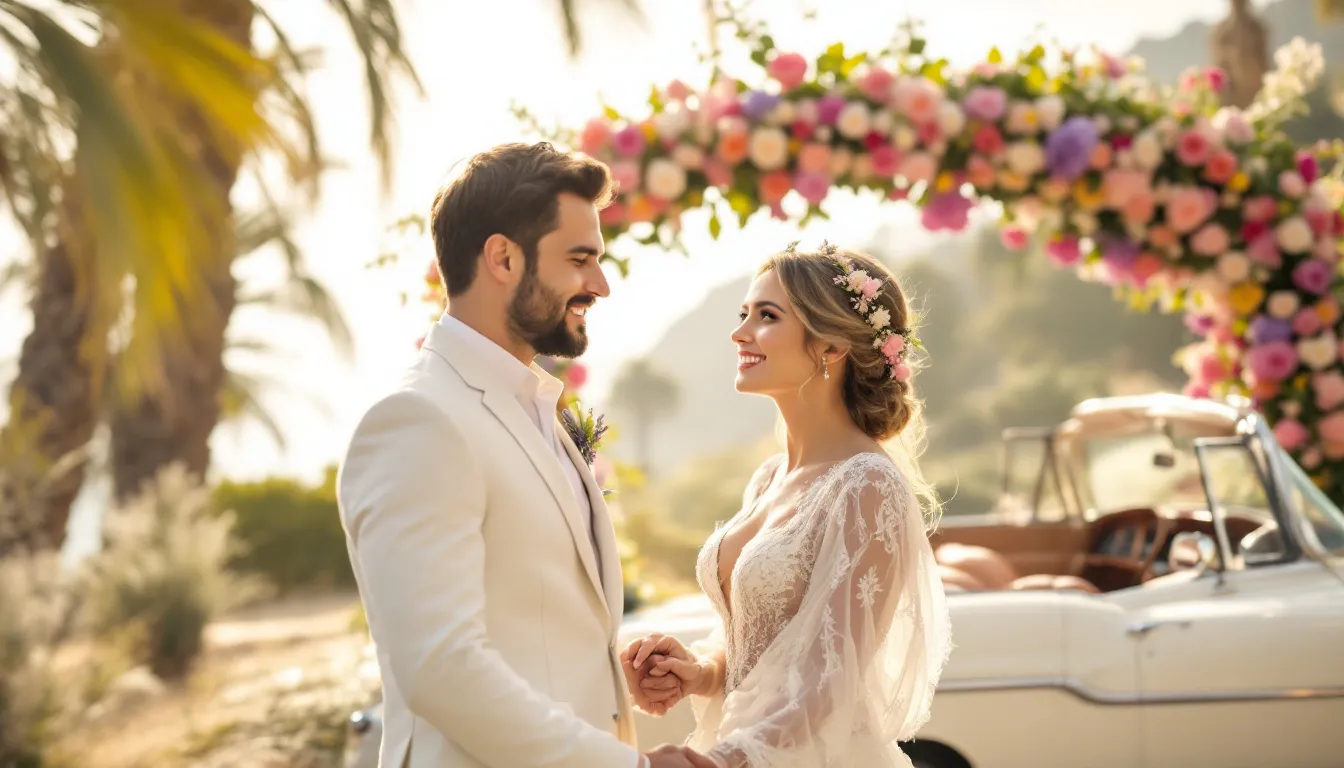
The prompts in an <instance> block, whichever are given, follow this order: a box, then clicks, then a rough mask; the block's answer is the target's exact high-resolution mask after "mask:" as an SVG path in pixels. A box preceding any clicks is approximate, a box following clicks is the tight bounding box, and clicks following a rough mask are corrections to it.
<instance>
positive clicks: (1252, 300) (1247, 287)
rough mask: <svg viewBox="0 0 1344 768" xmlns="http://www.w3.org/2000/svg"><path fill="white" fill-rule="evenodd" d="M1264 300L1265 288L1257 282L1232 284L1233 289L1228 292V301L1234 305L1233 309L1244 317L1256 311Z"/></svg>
mask: <svg viewBox="0 0 1344 768" xmlns="http://www.w3.org/2000/svg"><path fill="white" fill-rule="evenodd" d="M1264 300H1265V289H1264V288H1261V287H1260V286H1258V285H1256V284H1255V283H1238V284H1237V285H1234V286H1232V290H1231V291H1228V294H1227V301H1228V303H1229V304H1231V305H1232V311H1233V312H1236V313H1237V314H1238V315H1241V316H1242V317H1248V316H1250V315H1251V314H1252V313H1254V312H1255V310H1257V309H1259V308H1260V304H1261V302H1263V301H1264Z"/></svg>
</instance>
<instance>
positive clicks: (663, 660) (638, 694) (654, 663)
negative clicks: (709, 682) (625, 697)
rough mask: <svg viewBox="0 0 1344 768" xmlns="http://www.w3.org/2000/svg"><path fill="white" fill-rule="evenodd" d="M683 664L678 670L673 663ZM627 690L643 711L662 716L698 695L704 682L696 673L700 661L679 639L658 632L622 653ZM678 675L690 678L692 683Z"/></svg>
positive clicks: (679, 665) (631, 645)
mask: <svg viewBox="0 0 1344 768" xmlns="http://www.w3.org/2000/svg"><path fill="white" fill-rule="evenodd" d="M674 661H675V662H679V663H678V664H677V666H676V667H675V668H671V667H670V666H669V665H670V663H671V662H674ZM621 669H622V671H623V672H624V673H625V683H626V687H627V688H629V690H630V696H631V698H633V699H634V701H635V706H636V707H638V708H639V709H640V710H641V711H643V712H646V713H648V714H650V715H653V716H655V717H662V716H663V715H665V714H667V711H668V710H670V709H671V708H672V707H674V706H676V705H677V702H679V701H681V700H682V699H683V698H684V697H686V696H687V695H689V694H691V693H694V692H696V690H697V688H696V687H695V686H694V685H688V684H687V683H688V682H690V683H693V684H696V685H698V684H699V683H700V682H701V680H700V676H699V675H697V674H695V671H696V670H697V669H698V665H697V663H696V659H695V657H694V656H692V655H691V653H690V651H688V650H686V647H685V646H683V645H682V644H681V642H680V641H679V640H677V639H676V638H675V637H668V636H666V635H662V634H659V633H654V634H651V635H649V636H648V637H645V638H641V639H639V640H634V641H632V642H631V643H630V645H628V646H626V648H625V650H624V651H623V652H622V653H621ZM677 673H683V674H686V675H689V677H690V680H687V678H686V677H682V676H680V675H679V674H677Z"/></svg>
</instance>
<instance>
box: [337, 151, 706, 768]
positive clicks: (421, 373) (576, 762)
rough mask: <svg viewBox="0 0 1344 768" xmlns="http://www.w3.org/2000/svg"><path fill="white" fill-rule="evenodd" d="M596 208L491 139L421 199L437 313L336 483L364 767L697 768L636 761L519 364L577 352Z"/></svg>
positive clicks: (532, 377)
mask: <svg viewBox="0 0 1344 768" xmlns="http://www.w3.org/2000/svg"><path fill="white" fill-rule="evenodd" d="M611 196H612V186H611V178H610V175H609V173H608V171H607V168H606V167H605V166H603V165H601V164H600V163H597V162H595V161H593V160H590V159H587V158H583V157H580V156H573V155H568V154H564V153H561V152H558V151H556V150H555V149H554V148H553V147H551V146H550V145H549V144H544V143H542V144H535V145H523V144H506V145H502V146H499V147H496V148H494V149H492V150H490V151H487V152H484V153H482V154H479V155H477V156H475V157H474V158H472V159H471V161H470V162H469V163H468V165H467V168H466V169H465V170H464V172H463V173H462V174H461V175H460V177H459V178H457V179H456V180H455V181H454V182H452V183H451V184H449V185H448V186H447V187H445V188H444V189H443V190H442V191H441V192H440V193H439V195H438V197H437V198H436V200H435V202H434V209H433V224H432V228H433V236H434V246H435V250H436V251H437V254H438V263H439V270H440V272H441V273H442V276H443V281H444V285H445V287H446V288H447V292H448V296H449V308H448V311H447V312H446V313H445V314H444V316H443V318H442V319H441V320H440V321H439V322H438V323H437V324H436V325H435V326H434V328H433V329H432V330H431V331H430V333H429V335H428V336H427V337H426V339H425V342H424V345H423V347H422V349H421V352H420V356H419V359H418V361H417V362H416V364H415V365H414V366H413V367H412V368H411V369H410V370H409V371H408V372H407V373H406V375H405V376H404V377H403V379H402V381H401V383H400V385H399V386H398V387H397V388H396V390H395V391H394V392H393V393H392V394H390V395H388V396H387V397H384V398H383V399H381V400H380V401H378V402H377V403H376V404H375V405H374V406H373V407H372V408H370V409H369V411H368V412H367V413H366V414H365V416H364V418H363V419H362V420H361V421H360V423H359V426H358V428H357V429H356V431H355V434H354V437H353V438H352V439H351V442H350V447H349V449H348V451H347V454H346V457H345V461H344V463H343V465H342V468H341V475H340V479H339V483H338V493H339V499H340V506H341V519H342V523H343V525H344V526H345V530H346V539H347V542H348V546H349V550H350V559H351V562H352V563H353V565H354V570H355V575H356V578H357V579H358V582H359V589H360V595H361V598H362V600H363V602H364V607H365V612H366V614H367V616H368V621H369V629H370V630H371V632H372V634H373V640H374V643H375V645H376V646H377V649H378V662H379V665H380V667H381V669H382V672H383V696H384V698H383V702H384V730H383V742H382V745H381V747H380V754H379V764H380V766H382V768H480V767H484V766H489V767H490V768H542V767H543V766H545V767H546V768H637V767H643V768H688V767H690V768H713V763H711V762H709V761H708V760H707V759H706V758H704V757H702V756H701V755H699V754H697V753H695V752H693V751H690V750H686V749H683V748H681V747H673V746H667V745H665V746H663V747H660V748H658V749H656V750H654V751H652V752H649V753H646V754H640V753H639V752H638V751H637V749H636V748H635V746H634V744H635V734H634V724H633V722H632V720H631V708H630V703H629V701H628V699H627V697H626V694H625V684H624V678H623V673H622V671H621V666H620V662H619V659H618V657H617V649H616V646H615V640H616V631H617V628H618V627H619V625H620V622H621V615H622V593H623V590H622V585H621V568H620V561H619V559H618V555H617V550H616V539H615V535H614V533H613V530H612V526H611V520H610V518H609V516H608V514H607V509H606V505H605V504H604V503H603V500H602V492H601V489H599V488H598V487H597V486H596V484H595V482H594V480H593V476H592V473H591V472H590V471H589V468H588V466H587V464H586V463H585V462H584V460H583V458H582V456H581V454H580V452H579V450H578V449H577V448H576V446H575V445H574V443H573V441H572V440H571V439H570V437H569V436H568V434H567V433H566V431H565V430H564V429H563V428H558V427H557V419H556V406H557V403H558V401H559V397H560V394H561V390H562V388H563V387H562V384H561V383H560V382H559V381H557V380H556V379H554V378H553V377H551V376H550V375H548V374H547V373H546V372H545V371H543V370H542V369H541V368H540V367H539V366H537V365H536V364H535V363H534V362H533V358H534V357H535V355H537V354H547V355H557V356H567V357H573V356H577V355H579V354H581V353H582V352H583V351H584V349H585V347H586V346H587V336H586V333H585V326H584V314H585V312H586V311H587V310H588V308H589V307H591V306H592V305H593V303H594V302H595V301H596V299H597V298H599V297H603V296H606V295H607V294H608V285H607V280H606V278H605V276H604V275H603V273H602V269H601V268H600V266H599V265H598V259H599V257H600V256H601V255H602V253H603V242H602V233H601V227H600V225H599V223H598V211H599V209H600V208H602V207H603V206H605V205H607V204H608V203H609V202H610V200H611Z"/></svg>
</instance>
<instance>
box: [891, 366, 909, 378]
mask: <svg viewBox="0 0 1344 768" xmlns="http://www.w3.org/2000/svg"><path fill="white" fill-rule="evenodd" d="M891 378H893V379H895V380H897V381H900V382H906V381H909V380H910V366H908V365H906V364H905V363H897V364H896V365H893V366H892V367H891Z"/></svg>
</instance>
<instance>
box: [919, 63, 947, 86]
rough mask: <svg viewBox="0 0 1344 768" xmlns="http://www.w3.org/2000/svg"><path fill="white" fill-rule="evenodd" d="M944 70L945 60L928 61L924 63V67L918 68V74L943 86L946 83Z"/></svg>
mask: <svg viewBox="0 0 1344 768" xmlns="http://www.w3.org/2000/svg"><path fill="white" fill-rule="evenodd" d="M946 68H947V59H939V60H937V61H928V62H925V63H924V66H922V67H920V68H919V73H920V74H921V75H923V76H925V77H927V78H929V79H930V80H932V81H933V82H935V83H937V84H938V85H945V84H946V83H947V76H946V75H944V74H943V70H944V69H946Z"/></svg>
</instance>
